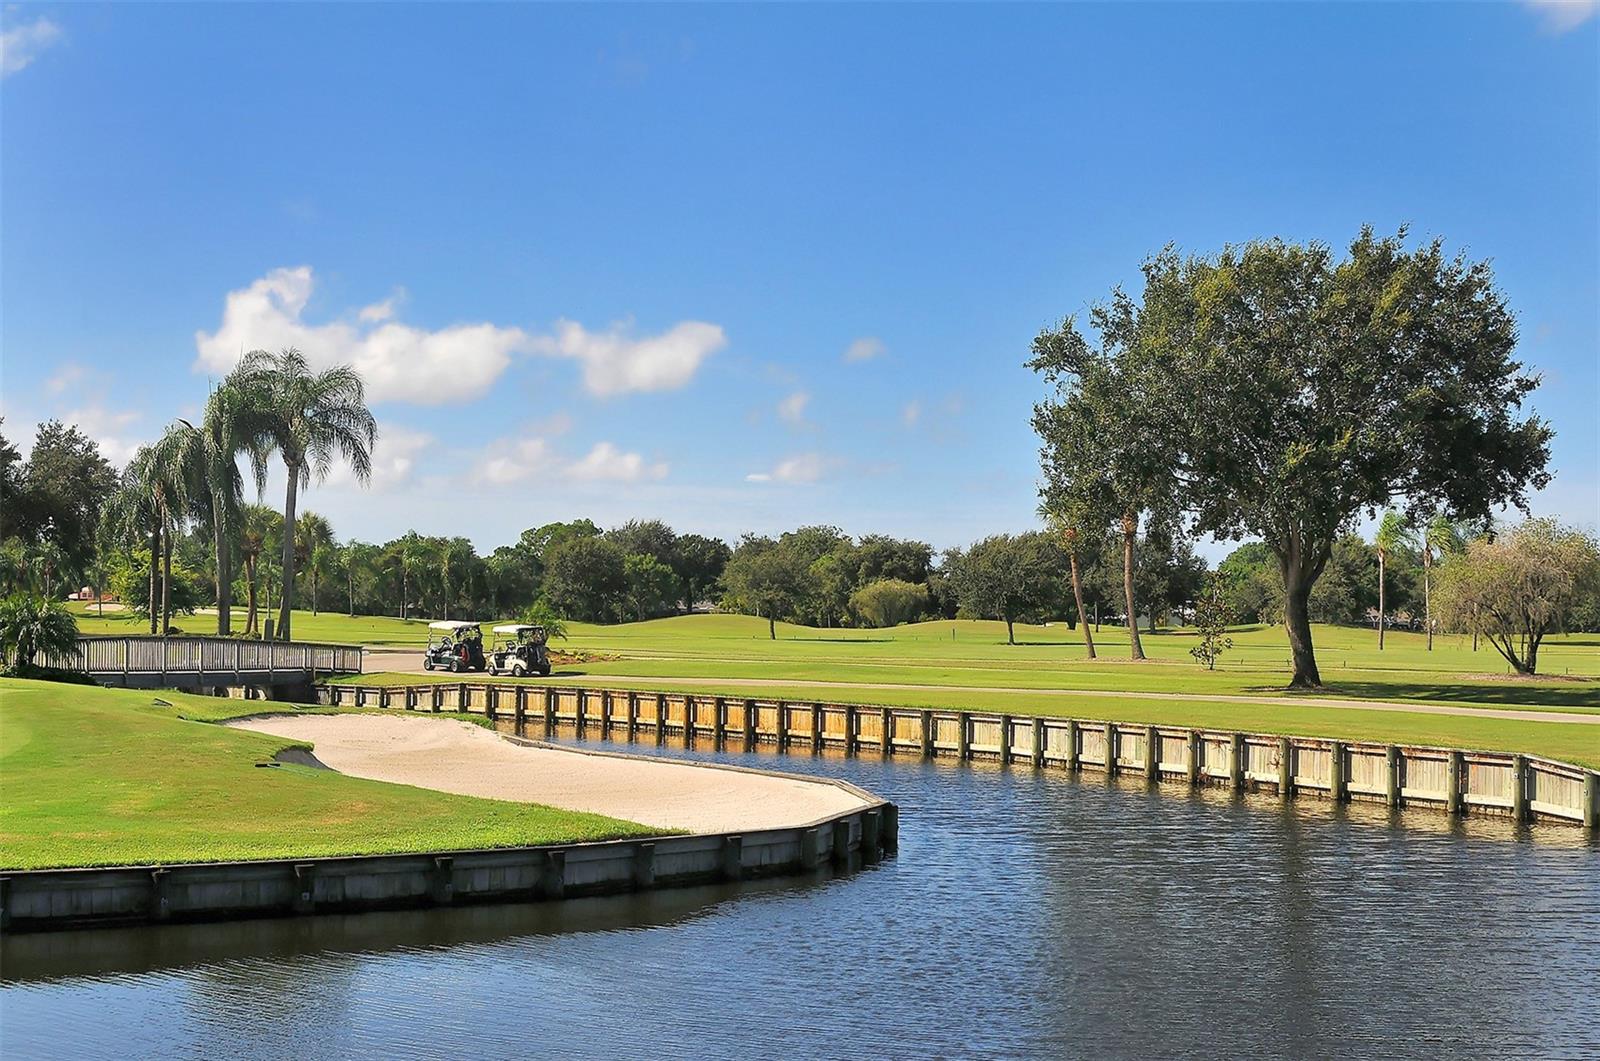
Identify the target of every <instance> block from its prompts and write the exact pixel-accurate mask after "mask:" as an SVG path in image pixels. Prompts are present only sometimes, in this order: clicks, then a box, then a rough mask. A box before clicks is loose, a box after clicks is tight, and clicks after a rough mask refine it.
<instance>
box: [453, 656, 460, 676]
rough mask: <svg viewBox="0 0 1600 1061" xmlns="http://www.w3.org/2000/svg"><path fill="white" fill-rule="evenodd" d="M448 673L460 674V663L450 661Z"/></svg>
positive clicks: (458, 661)
mask: <svg viewBox="0 0 1600 1061" xmlns="http://www.w3.org/2000/svg"><path fill="white" fill-rule="evenodd" d="M450 673H451V674H460V673H461V661H460V660H458V659H453V660H451V661H450Z"/></svg>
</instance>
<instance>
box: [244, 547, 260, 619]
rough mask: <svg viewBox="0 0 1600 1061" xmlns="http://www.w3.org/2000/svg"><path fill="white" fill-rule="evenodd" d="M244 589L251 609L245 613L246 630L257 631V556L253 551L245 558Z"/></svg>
mask: <svg viewBox="0 0 1600 1061" xmlns="http://www.w3.org/2000/svg"><path fill="white" fill-rule="evenodd" d="M244 590H245V596H246V598H247V599H248V600H249V602H250V603H249V611H248V612H246V613H245V619H244V632H245V633H246V634H254V633H256V622H257V616H256V558H255V555H254V554H253V553H247V554H245V558H244Z"/></svg>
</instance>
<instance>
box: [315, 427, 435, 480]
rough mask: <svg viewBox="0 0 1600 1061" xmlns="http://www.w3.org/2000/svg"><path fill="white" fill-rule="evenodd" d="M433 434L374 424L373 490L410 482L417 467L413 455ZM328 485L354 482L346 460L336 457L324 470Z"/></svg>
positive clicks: (425, 447) (430, 442) (429, 440)
mask: <svg viewBox="0 0 1600 1061" xmlns="http://www.w3.org/2000/svg"><path fill="white" fill-rule="evenodd" d="M433 441H434V439H433V436H432V435H430V434H428V433H427V432H426V431H413V430H412V429H411V428H409V427H400V426H398V425H396V424H380V425H378V442H377V445H375V446H374V447H373V448H372V481H371V483H370V484H369V485H370V486H371V488H372V489H374V490H394V489H397V488H399V487H402V486H405V485H406V484H408V483H409V482H411V478H412V476H413V475H414V474H415V472H416V470H417V457H418V456H419V455H420V454H421V453H422V452H423V451H424V450H426V449H427V448H428V447H429V446H431V445H433ZM327 483H328V485H330V486H356V485H359V484H358V483H357V482H356V477H355V473H354V472H352V471H351V470H350V466H349V464H347V463H345V462H344V461H340V462H339V463H338V464H336V465H334V468H333V471H331V472H329V473H328V479H327Z"/></svg>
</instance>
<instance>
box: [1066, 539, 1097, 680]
mask: <svg viewBox="0 0 1600 1061" xmlns="http://www.w3.org/2000/svg"><path fill="white" fill-rule="evenodd" d="M1067 560H1068V561H1069V562H1070V563H1071V564H1072V599H1073V601H1074V602H1076V603H1077V605H1078V623H1079V625H1081V626H1082V627H1083V644H1084V647H1085V648H1087V649H1088V650H1089V658H1090V659H1094V634H1092V633H1090V631H1089V617H1088V616H1086V615H1084V614H1083V581H1082V579H1080V578H1079V577H1078V552H1077V550H1076V549H1074V550H1073V551H1072V552H1069V553H1068V554H1067Z"/></svg>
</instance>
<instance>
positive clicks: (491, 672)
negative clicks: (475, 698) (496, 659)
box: [489, 664, 500, 678]
mask: <svg viewBox="0 0 1600 1061" xmlns="http://www.w3.org/2000/svg"><path fill="white" fill-rule="evenodd" d="M489 677H491V678H498V677H500V672H499V671H498V670H497V669H495V667H494V666H493V665H492V664H491V665H490V667H489Z"/></svg>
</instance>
